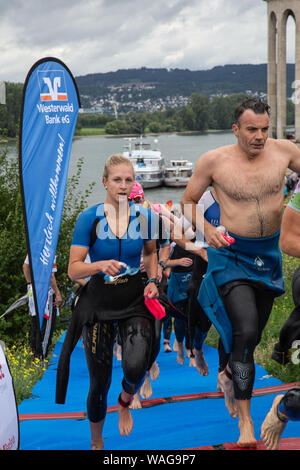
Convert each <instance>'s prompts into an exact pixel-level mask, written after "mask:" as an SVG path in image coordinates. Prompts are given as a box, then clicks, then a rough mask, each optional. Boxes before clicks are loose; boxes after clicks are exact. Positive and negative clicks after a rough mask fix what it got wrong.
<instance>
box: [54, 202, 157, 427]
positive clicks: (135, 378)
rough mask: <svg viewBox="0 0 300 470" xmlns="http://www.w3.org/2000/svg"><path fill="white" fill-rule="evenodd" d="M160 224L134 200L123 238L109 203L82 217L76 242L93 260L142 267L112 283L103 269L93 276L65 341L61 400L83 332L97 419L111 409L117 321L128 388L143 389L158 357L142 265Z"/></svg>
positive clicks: (92, 405)
mask: <svg viewBox="0 0 300 470" xmlns="http://www.w3.org/2000/svg"><path fill="white" fill-rule="evenodd" d="M156 230H157V217H156V216H155V215H154V214H153V212H151V211H150V210H149V209H145V208H143V207H140V206H137V205H135V204H130V220H129V224H128V228H127V231H126V233H125V234H124V235H123V236H122V237H121V238H118V237H116V236H115V235H114V234H113V233H112V231H111V230H110V227H109V225H108V223H107V219H106V216H105V213H104V204H99V205H97V206H93V207H91V208H90V209H88V210H86V211H84V212H83V213H82V214H81V215H80V216H79V218H78V220H77V222H76V226H75V230H74V235H73V240H72V245H74V246H82V247H86V248H89V255H90V259H91V262H95V261H103V260H109V259H115V260H118V261H121V262H124V263H126V264H127V265H128V266H130V268H132V269H133V270H136V274H133V275H124V276H122V277H119V278H118V279H116V280H115V281H114V282H111V283H110V282H108V281H106V280H105V279H104V273H101V272H99V273H98V274H96V275H94V276H92V277H91V279H90V281H89V282H88V283H87V284H86V285H85V286H84V287H83V289H82V291H81V294H80V296H79V298H78V300H77V302H76V305H75V307H74V310H73V314H72V319H71V323H70V326H69V328H68V330H67V333H66V337H65V341H64V344H63V347H62V351H61V355H60V359H59V364H58V369H57V383H56V402H57V403H64V402H65V396H66V391H67V384H68V376H69V362H70V356H71V353H72V351H73V349H74V347H75V345H76V343H77V341H78V339H79V338H80V335H81V333H83V338H84V346H85V353H86V358H87V364H88V368H89V373H90V390H89V395H88V401H87V410H88V417H89V419H90V420H91V421H93V422H98V421H101V420H102V419H104V417H105V415H106V407H107V406H106V405H107V393H108V390H109V387H110V382H111V374H112V358H113V344H114V339H115V326H116V325H117V326H118V330H119V334H120V338H121V343H122V367H123V372H124V378H123V382H122V385H123V388H124V390H125V391H126V392H127V393H130V394H132V395H133V394H134V393H136V392H137V391H138V389H139V388H140V386H141V385H142V383H143V381H144V377H145V373H146V370H147V368H148V366H149V362H151V360H152V349H153V342H154V341H153V338H154V317H153V316H152V315H151V313H150V312H149V311H148V310H147V308H146V307H145V304H144V295H143V293H144V283H143V280H142V276H141V273H140V271H139V267H140V259H141V255H142V249H143V246H144V242H147V241H151V240H152V239H154V238H155V236H156ZM91 240H92V241H91ZM121 274H122V271H121Z"/></svg>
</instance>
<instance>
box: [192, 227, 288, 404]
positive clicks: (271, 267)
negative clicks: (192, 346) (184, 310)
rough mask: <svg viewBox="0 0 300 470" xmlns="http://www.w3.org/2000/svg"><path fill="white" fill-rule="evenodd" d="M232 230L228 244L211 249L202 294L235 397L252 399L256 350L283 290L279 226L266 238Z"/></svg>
mask: <svg viewBox="0 0 300 470" xmlns="http://www.w3.org/2000/svg"><path fill="white" fill-rule="evenodd" d="M229 235H231V236H232V237H234V238H235V242H234V243H233V244H232V245H230V246H229V247H226V248H221V249H219V250H214V249H213V248H208V249H207V251H208V268H207V273H206V275H205V278H204V280H203V282H202V284H201V287H200V291H199V296H198V300H199V302H200V304H201V306H202V308H203V309H204V311H205V312H206V314H207V315H208V316H209V318H210V320H211V321H212V322H213V323H214V325H215V327H216V329H217V330H218V332H219V334H220V336H221V339H222V347H224V349H225V352H226V353H227V355H228V359H229V366H230V368H231V371H232V379H233V386H234V392H235V398H236V399H237V400H250V399H251V396H252V388H253V382H254V378H255V365H254V357H253V355H254V350H255V348H256V346H257V345H258V344H259V342H260V339H261V335H262V332H263V329H264V327H265V325H266V323H267V321H268V318H269V316H270V313H271V310H272V306H273V302H274V299H275V297H277V296H280V295H282V294H283V293H284V283H283V277H282V269H281V267H282V260H281V252H280V249H279V232H278V233H275V234H274V235H272V236H269V237H265V238H246V237H240V236H238V235H236V234H233V233H229ZM225 371H226V369H225Z"/></svg>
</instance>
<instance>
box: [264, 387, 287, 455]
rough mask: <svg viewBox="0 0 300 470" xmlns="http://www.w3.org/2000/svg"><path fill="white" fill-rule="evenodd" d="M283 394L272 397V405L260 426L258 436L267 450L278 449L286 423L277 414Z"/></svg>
mask: <svg viewBox="0 0 300 470" xmlns="http://www.w3.org/2000/svg"><path fill="white" fill-rule="evenodd" d="M283 396H284V395H277V396H276V397H275V398H274V401H273V404H272V407H271V409H270V411H269V413H268V414H267V416H266V417H265V420H264V422H263V424H262V426H261V435H260V437H261V438H262V440H263V441H264V443H265V445H266V447H267V449H268V450H277V449H278V446H279V442H280V439H281V435H282V433H283V431H284V428H285V427H286V425H287V423H284V422H283V421H281V420H280V419H279V418H278V415H277V407H278V404H279V402H280V400H281V399H282V397H283Z"/></svg>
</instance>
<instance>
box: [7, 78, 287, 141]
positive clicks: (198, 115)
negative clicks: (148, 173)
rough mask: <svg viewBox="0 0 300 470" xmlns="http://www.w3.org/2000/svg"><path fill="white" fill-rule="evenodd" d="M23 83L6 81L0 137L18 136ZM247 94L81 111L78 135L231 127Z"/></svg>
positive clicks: (198, 95)
mask: <svg viewBox="0 0 300 470" xmlns="http://www.w3.org/2000/svg"><path fill="white" fill-rule="evenodd" d="M22 93H23V85H22V84H16V83H7V84H6V105H1V106H0V137H1V136H2V137H8V138H16V137H17V136H18V132H19V119H20V111H21V104H22ZM246 96H247V95H245V94H232V95H228V96H214V97H211V98H210V97H208V96H207V95H204V94H200V93H193V94H192V95H191V96H190V98H189V100H188V103H187V105H186V106H183V107H181V108H176V109H175V108H168V109H165V110H163V111H156V112H145V113H137V112H135V111H129V112H127V113H126V114H122V115H119V116H114V115H112V114H100V113H97V114H92V113H79V114H78V118H77V125H76V129H75V135H77V136H87V135H104V134H108V135H125V134H127V135H128V134H134V135H136V134H138V135H140V134H145V133H146V134H147V133H165V132H203V131H206V130H208V129H214V130H227V129H231V126H232V123H233V119H234V109H235V107H236V106H237V104H238V103H240V102H241V101H242V100H243V99H244V98H245V97H246ZM294 114H295V113H294V104H293V103H292V101H291V100H288V101H287V125H288V126H293V125H294Z"/></svg>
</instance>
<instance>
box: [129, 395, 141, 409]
mask: <svg viewBox="0 0 300 470" xmlns="http://www.w3.org/2000/svg"><path fill="white" fill-rule="evenodd" d="M129 408H130V409H131V410H140V409H141V408H142V404H141V400H140V396H139V394H138V393H136V394H135V395H133V400H132V402H131V404H130V405H129Z"/></svg>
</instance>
